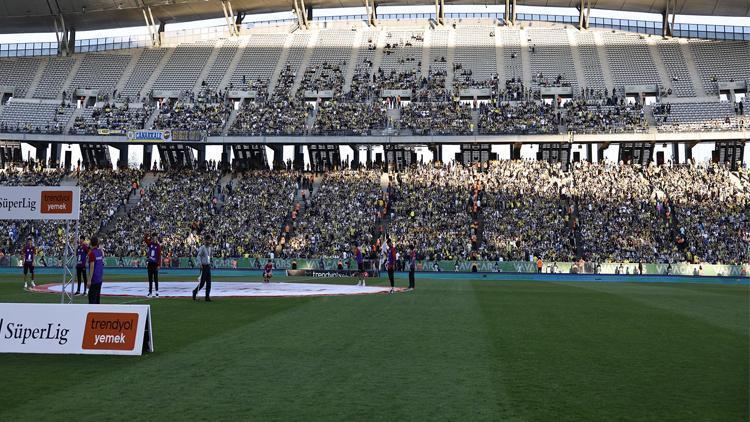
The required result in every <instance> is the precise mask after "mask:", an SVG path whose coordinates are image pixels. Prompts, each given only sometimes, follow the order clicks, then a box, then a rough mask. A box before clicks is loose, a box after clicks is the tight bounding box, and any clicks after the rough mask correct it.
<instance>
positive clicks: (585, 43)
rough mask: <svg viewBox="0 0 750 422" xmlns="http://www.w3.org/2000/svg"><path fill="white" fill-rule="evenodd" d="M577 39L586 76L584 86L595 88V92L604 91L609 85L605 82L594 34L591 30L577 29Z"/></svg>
mask: <svg viewBox="0 0 750 422" xmlns="http://www.w3.org/2000/svg"><path fill="white" fill-rule="evenodd" d="M575 39H576V44H577V46H578V53H579V54H580V60H579V63H580V66H581V67H582V68H583V74H584V76H585V77H586V81H585V84H584V86H586V87H588V88H589V89H592V90H594V92H598V93H601V92H604V91H605V90H606V89H607V87H606V85H605V83H604V75H603V74H602V67H601V63H600V61H599V54H598V52H597V51H598V50H597V46H596V40H595V39H594V34H593V33H592V32H591V31H576V34H575Z"/></svg>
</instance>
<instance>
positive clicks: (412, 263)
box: [409, 245, 417, 290]
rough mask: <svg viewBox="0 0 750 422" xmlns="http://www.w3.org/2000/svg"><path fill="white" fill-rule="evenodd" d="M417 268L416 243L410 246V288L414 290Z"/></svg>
mask: <svg viewBox="0 0 750 422" xmlns="http://www.w3.org/2000/svg"><path fill="white" fill-rule="evenodd" d="M416 270H417V251H416V249H415V248H414V245H411V246H410V247H409V290H414V272H415V271H416Z"/></svg>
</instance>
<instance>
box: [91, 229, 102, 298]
mask: <svg viewBox="0 0 750 422" xmlns="http://www.w3.org/2000/svg"><path fill="white" fill-rule="evenodd" d="M88 261H89V274H91V284H90V285H89V304H90V305H98V304H99V303H100V296H101V293H102V282H103V281H104V253H103V252H102V250H101V249H99V239H98V238H97V237H96V236H94V237H92V238H91V250H90V251H89V259H88Z"/></svg>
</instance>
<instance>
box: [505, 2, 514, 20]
mask: <svg viewBox="0 0 750 422" xmlns="http://www.w3.org/2000/svg"><path fill="white" fill-rule="evenodd" d="M504 22H505V25H506V26H513V25H515V24H516V0H505V14H504Z"/></svg>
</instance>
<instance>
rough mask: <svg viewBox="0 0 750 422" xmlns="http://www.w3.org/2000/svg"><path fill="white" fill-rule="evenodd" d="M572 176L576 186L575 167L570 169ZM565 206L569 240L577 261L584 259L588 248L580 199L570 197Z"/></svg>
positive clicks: (566, 199)
mask: <svg viewBox="0 0 750 422" xmlns="http://www.w3.org/2000/svg"><path fill="white" fill-rule="evenodd" d="M570 175H571V178H572V179H573V186H574V187H575V185H576V183H577V182H576V174H575V167H571V168H570ZM562 202H563V204H564V206H565V211H564V212H565V214H566V216H567V227H568V240H569V242H570V245H571V249H572V250H573V252H574V253H575V255H576V259H581V258H583V257H584V255H585V254H584V251H585V250H586V246H585V245H584V243H583V237H582V236H581V215H580V213H579V209H580V208H579V207H580V202H579V199H578V197H572V196H568V197H567V198H565V199H564V200H563V201H562Z"/></svg>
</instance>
